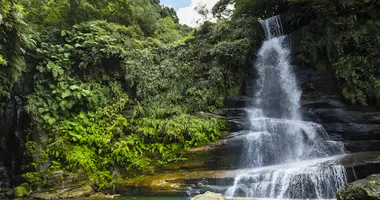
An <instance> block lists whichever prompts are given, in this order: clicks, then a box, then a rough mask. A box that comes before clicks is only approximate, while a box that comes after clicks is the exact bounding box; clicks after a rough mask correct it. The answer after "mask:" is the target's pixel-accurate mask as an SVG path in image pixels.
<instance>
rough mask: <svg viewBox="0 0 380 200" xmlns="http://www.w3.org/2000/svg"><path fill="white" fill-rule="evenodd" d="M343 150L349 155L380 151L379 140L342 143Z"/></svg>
mask: <svg viewBox="0 0 380 200" xmlns="http://www.w3.org/2000/svg"><path fill="white" fill-rule="evenodd" d="M344 147H345V150H346V151H347V152H349V153H355V152H363V151H380V140H369V141H344Z"/></svg>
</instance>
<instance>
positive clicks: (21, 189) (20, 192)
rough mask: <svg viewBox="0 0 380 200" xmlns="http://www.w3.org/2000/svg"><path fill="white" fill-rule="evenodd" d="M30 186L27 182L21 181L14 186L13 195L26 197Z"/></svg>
mask: <svg viewBox="0 0 380 200" xmlns="http://www.w3.org/2000/svg"><path fill="white" fill-rule="evenodd" d="M29 190H30V187H29V185H28V184H27V183H23V184H21V185H19V186H17V187H15V188H14V195H15V197H16V198H21V197H26V196H28V195H29V193H30V192H29Z"/></svg>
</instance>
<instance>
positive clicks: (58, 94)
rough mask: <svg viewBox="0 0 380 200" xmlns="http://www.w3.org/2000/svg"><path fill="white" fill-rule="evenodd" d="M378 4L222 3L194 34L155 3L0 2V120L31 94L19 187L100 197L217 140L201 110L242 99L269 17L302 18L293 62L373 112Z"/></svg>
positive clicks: (311, 0)
mask: <svg viewBox="0 0 380 200" xmlns="http://www.w3.org/2000/svg"><path fill="white" fill-rule="evenodd" d="M232 3H234V5H235V8H234V10H231V9H230V8H231V6H230V5H231V4H232ZM379 4H380V3H379V2H378V1H376V0H372V1H371V0H363V1H348V0H334V1H328V0H318V1H315V0H289V1H270V2H269V1H267V0H265V1H264V0H256V1H252V0H221V1H219V2H218V3H217V4H216V6H215V7H214V8H213V10H212V13H213V15H214V17H216V18H218V19H219V20H218V22H217V23H212V22H209V21H206V22H204V23H203V24H202V25H200V26H199V27H198V28H196V29H195V28H191V27H188V26H184V25H180V24H178V17H177V16H176V13H175V11H174V10H173V9H171V8H167V7H162V6H160V5H159V1H157V0H118V1H116V0H115V1H114V0H54V1H53V0H44V1H40V0H0V34H1V35H0V99H1V101H0V112H2V111H3V109H4V105H5V103H6V102H7V100H8V99H9V98H10V97H11V95H12V91H13V88H14V87H15V85H17V84H19V83H21V82H23V81H27V82H30V83H31V86H32V92H31V93H28V94H26V95H25V96H23V98H24V100H25V102H26V105H25V110H26V111H27V113H28V115H29V118H30V121H31V126H30V128H29V129H28V135H27V138H26V143H25V148H26V152H25V157H26V158H27V159H25V160H26V162H25V163H24V166H23V171H24V174H23V175H22V177H23V179H24V180H25V181H26V182H28V183H29V184H30V186H31V187H32V188H33V189H36V188H37V187H40V186H43V185H44V184H45V178H46V177H45V176H46V175H47V174H48V172H50V171H54V170H66V171H71V172H73V173H78V174H85V177H86V178H87V179H88V180H89V182H90V183H91V185H92V186H93V187H94V188H95V189H97V190H103V191H104V190H106V191H110V190H111V189H112V187H113V186H114V181H116V180H117V178H126V177H134V176H139V175H144V174H151V173H154V170H155V169H156V167H157V166H159V165H162V164H167V163H170V162H179V161H183V160H185V159H186V158H184V157H181V156H179V154H178V151H179V150H181V149H186V148H190V147H194V146H199V145H203V144H207V143H209V142H210V141H213V140H215V139H218V138H219V137H221V136H222V135H223V134H224V133H225V131H226V126H225V121H224V120H222V119H220V118H215V117H213V115H210V114H205V112H206V113H211V112H213V111H215V110H217V109H218V108H222V107H223V105H222V102H223V98H224V97H226V96H233V95H239V94H240V92H241V88H242V87H243V83H244V79H245V65H246V61H247V58H248V57H249V52H251V49H252V47H254V46H255V44H256V41H255V38H256V35H255V27H256V22H257V19H258V18H259V17H263V16H267V15H268V13H269V11H268V10H273V9H274V10H276V11H275V12H282V11H283V10H291V11H292V12H293V14H294V15H296V16H297V19H307V21H308V23H309V24H310V26H306V27H305V28H304V30H303V32H304V38H303V39H302V45H301V46H302V51H301V52H300V55H299V59H300V60H302V61H304V62H305V63H307V64H309V65H311V66H316V67H317V68H326V67H333V68H335V69H336V74H337V78H338V79H339V80H340V82H341V85H342V94H343V95H344V97H345V98H347V99H348V100H349V101H351V102H352V103H354V104H363V105H367V104H369V103H373V102H376V101H377V102H378V103H379V102H380V88H379V87H380V71H379V70H380V68H379V67H378V66H379V65H380V60H379V58H380V56H379V54H380V52H379V49H380V35H379V32H378V31H377V30H379V29H380V21H379V20H380V19H379V17H380V15H379V12H378V10H380V8H379ZM276 5H277V6H276ZM231 13H232V15H231ZM227 16H229V17H227ZM294 23H295V22H294ZM27 74H28V75H29V76H28V77H32V78H31V79H32V80H23V77H26V75H27ZM23 75H24V76H23ZM24 79H26V78H24ZM36 138H37V139H36ZM38 138H47V139H38ZM2 146H3V145H2ZM0 150H1V149H0ZM0 152H1V151H0ZM28 159H29V160H28ZM115 174H118V175H117V177H116V178H115Z"/></svg>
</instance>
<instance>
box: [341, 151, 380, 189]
mask: <svg viewBox="0 0 380 200" xmlns="http://www.w3.org/2000/svg"><path fill="white" fill-rule="evenodd" d="M338 162H339V164H341V165H343V166H345V167H346V171H347V181H348V182H353V181H356V180H358V179H363V178H365V177H367V176H369V175H371V174H377V173H380V152H379V151H376V152H362V153H354V154H349V155H346V156H344V157H343V158H342V159H340V160H339V161H338Z"/></svg>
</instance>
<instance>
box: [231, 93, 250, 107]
mask: <svg viewBox="0 0 380 200" xmlns="http://www.w3.org/2000/svg"><path fill="white" fill-rule="evenodd" d="M251 104H252V98H250V97H247V96H236V97H226V98H224V107H225V108H247V107H250V105H251Z"/></svg>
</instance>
